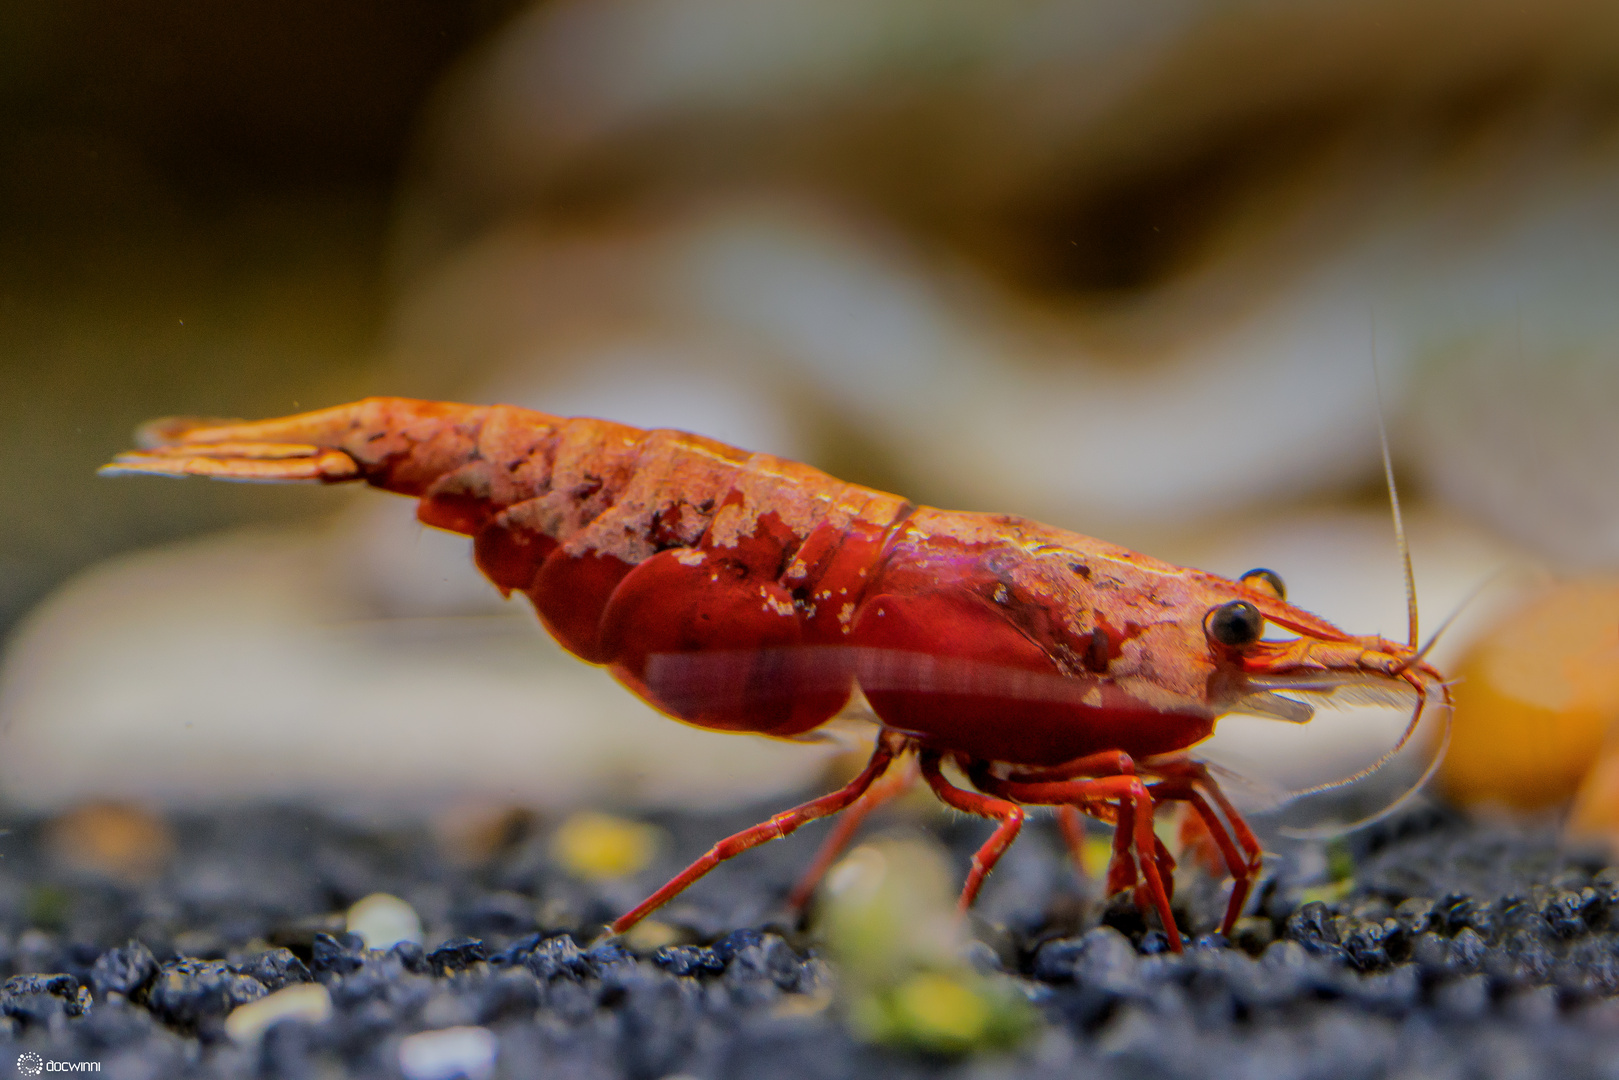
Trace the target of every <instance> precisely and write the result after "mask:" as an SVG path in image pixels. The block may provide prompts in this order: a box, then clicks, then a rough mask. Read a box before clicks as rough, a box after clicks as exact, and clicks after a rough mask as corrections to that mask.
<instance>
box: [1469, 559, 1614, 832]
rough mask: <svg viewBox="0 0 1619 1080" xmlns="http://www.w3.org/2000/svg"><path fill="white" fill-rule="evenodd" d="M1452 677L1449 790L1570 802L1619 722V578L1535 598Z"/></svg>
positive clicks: (1482, 799) (1532, 805)
mask: <svg viewBox="0 0 1619 1080" xmlns="http://www.w3.org/2000/svg"><path fill="white" fill-rule="evenodd" d="M1452 674H1454V675H1455V676H1456V677H1457V679H1458V683H1457V686H1456V688H1455V690H1454V691H1453V694H1454V697H1455V702H1456V716H1455V725H1454V728H1453V731H1452V735H1451V744H1450V752H1449V753H1448V754H1447V755H1446V757H1445V761H1444V765H1443V766H1442V767H1441V770H1440V780H1441V783H1442V784H1443V785H1444V788H1445V791H1446V793H1447V794H1448V795H1449V796H1450V797H1451V798H1453V799H1455V800H1456V801H1458V802H1461V803H1464V804H1482V803H1497V804H1501V805H1505V806H1509V807H1515V808H1518V809H1524V810H1534V809H1539V808H1542V807H1548V806H1554V805H1556V804H1558V803H1561V802H1563V801H1565V800H1567V799H1568V798H1569V797H1570V796H1571V795H1573V794H1574V791H1575V789H1576V788H1577V787H1578V786H1579V784H1580V781H1581V778H1582V777H1583V776H1584V775H1585V773H1586V771H1587V770H1588V769H1589V768H1590V767H1591V764H1592V762H1593V761H1595V760H1596V758H1597V754H1598V750H1599V748H1600V747H1601V745H1602V742H1603V739H1604V736H1605V734H1606V733H1607V731H1608V729H1609V728H1610V727H1611V726H1612V725H1613V724H1614V722H1615V721H1616V720H1619V582H1615V581H1613V580H1611V579H1604V580H1595V581H1592V580H1587V581H1577V582H1570V583H1568V584H1565V585H1560V586H1557V587H1556V588H1553V589H1550V590H1548V591H1546V592H1545V593H1543V594H1541V595H1539V596H1537V597H1535V598H1534V599H1533V600H1531V601H1530V602H1529V603H1528V604H1526V605H1524V606H1522V607H1520V608H1519V609H1517V610H1515V611H1513V612H1511V613H1509V614H1508V615H1507V616H1506V617H1505V618H1503V619H1501V620H1500V622H1499V623H1498V624H1497V625H1496V626H1495V628H1494V629H1493V630H1492V631H1491V632H1490V633H1489V635H1488V636H1486V637H1485V638H1484V639H1483V640H1482V641H1480V642H1479V643H1478V644H1477V645H1476V646H1474V648H1473V649H1472V650H1471V651H1470V652H1469V653H1468V655H1467V656H1466V657H1465V658H1464V659H1463V660H1462V662H1461V664H1460V665H1458V667H1457V669H1456V670H1455V672H1453V673H1452Z"/></svg>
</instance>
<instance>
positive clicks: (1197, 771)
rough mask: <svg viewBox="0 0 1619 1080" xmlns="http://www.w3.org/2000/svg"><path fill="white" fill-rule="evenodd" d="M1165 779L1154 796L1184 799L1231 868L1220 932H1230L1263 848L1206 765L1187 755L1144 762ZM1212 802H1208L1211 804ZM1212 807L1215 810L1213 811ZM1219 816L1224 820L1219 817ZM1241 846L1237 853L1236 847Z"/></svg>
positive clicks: (1227, 866)
mask: <svg viewBox="0 0 1619 1080" xmlns="http://www.w3.org/2000/svg"><path fill="white" fill-rule="evenodd" d="M1147 767H1148V768H1149V769H1151V771H1152V772H1153V773H1154V774H1156V775H1158V776H1162V777H1164V778H1165V779H1164V780H1163V781H1162V782H1160V783H1158V784H1154V785H1153V793H1154V797H1155V798H1168V799H1178V800H1184V801H1186V802H1188V803H1190V804H1191V806H1192V809H1193V810H1194V811H1196V812H1197V814H1198V816H1199V817H1201V818H1202V819H1203V823H1204V824H1205V825H1207V826H1208V829H1209V833H1210V835H1211V836H1213V837H1214V842H1215V843H1216V844H1217V845H1219V848H1220V854H1221V855H1222V856H1223V857H1224V859H1225V864H1226V868H1227V869H1228V870H1230V871H1231V899H1230V900H1229V901H1228V902H1227V904H1226V913H1225V918H1224V919H1223V920H1221V923H1220V932H1221V933H1222V934H1225V935H1227V936H1230V934H1231V932H1232V931H1233V930H1234V929H1235V928H1236V925H1237V920H1238V919H1239V918H1241V917H1242V908H1243V905H1244V904H1245V903H1247V900H1248V893H1249V891H1250V890H1251V889H1252V888H1253V883H1254V879H1255V878H1257V877H1258V875H1259V870H1260V867H1261V866H1263V865H1264V857H1265V856H1264V851H1263V849H1261V848H1260V846H1259V840H1258V838H1257V837H1255V836H1254V834H1253V830H1252V829H1250V828H1248V823H1247V822H1246V821H1244V820H1243V819H1242V815H1241V814H1239V813H1237V808H1236V807H1234V806H1232V805H1231V800H1229V799H1227V798H1226V796H1225V792H1223V791H1221V790H1220V786H1219V785H1218V784H1216V783H1215V782H1214V778H1213V777H1212V776H1210V775H1209V769H1208V766H1207V765H1205V764H1203V763H1202V762H1200V761H1193V760H1191V759H1190V758H1181V759H1173V760H1168V761H1153V762H1151V763H1149V765H1148V766H1147ZM1211 804H1212V805H1211ZM1216 807H1217V808H1218V813H1216ZM1222 817H1223V818H1224V821H1222V820H1221V819H1222ZM1238 847H1240V848H1241V849H1242V850H1241V852H1240V853H1239V852H1238V850H1237V848H1238Z"/></svg>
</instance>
